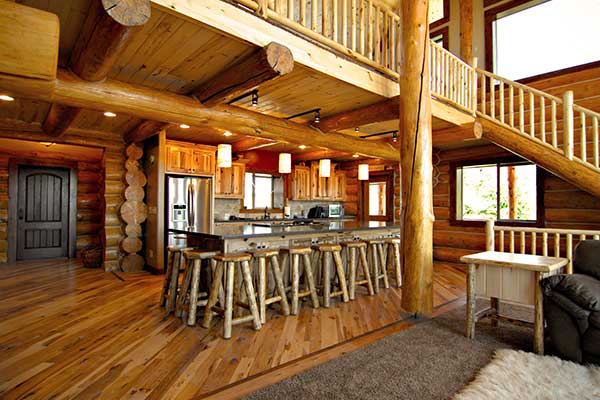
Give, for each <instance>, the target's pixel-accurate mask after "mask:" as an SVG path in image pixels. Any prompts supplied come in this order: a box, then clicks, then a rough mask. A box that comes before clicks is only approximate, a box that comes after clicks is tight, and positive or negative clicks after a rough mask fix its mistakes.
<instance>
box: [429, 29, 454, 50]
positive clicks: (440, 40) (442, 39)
mask: <svg viewBox="0 0 600 400" xmlns="http://www.w3.org/2000/svg"><path fill="white" fill-rule="evenodd" d="M448 32H449V30H448V27H447V26H445V27H443V28H440V29H436V30H435V31H432V32H430V33H429V37H430V38H431V40H433V41H434V42H435V43H436V44H439V45H440V46H442V47H443V48H444V49H446V50H448V46H449V41H448V39H449V34H448Z"/></svg>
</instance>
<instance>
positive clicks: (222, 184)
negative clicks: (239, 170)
mask: <svg viewBox="0 0 600 400" xmlns="http://www.w3.org/2000/svg"><path fill="white" fill-rule="evenodd" d="M215 186H216V188H215V195H218V196H220V197H227V196H229V195H230V194H231V187H232V184H231V168H218V169H217V179H216V185H215Z"/></svg>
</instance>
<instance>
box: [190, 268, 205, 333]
mask: <svg viewBox="0 0 600 400" xmlns="http://www.w3.org/2000/svg"><path fill="white" fill-rule="evenodd" d="M190 267H191V268H192V287H191V288H190V308H189V310H188V325H189V326H194V325H196V312H197V311H198V292H199V289H200V269H201V267H202V261H201V260H194V261H193V262H192V265H191V266H189V267H188V268H190Z"/></svg>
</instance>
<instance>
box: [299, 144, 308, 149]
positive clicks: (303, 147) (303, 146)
mask: <svg viewBox="0 0 600 400" xmlns="http://www.w3.org/2000/svg"><path fill="white" fill-rule="evenodd" d="M298 147H299V148H300V149H301V150H304V149H305V148H306V145H304V144H301V145H300V146H298Z"/></svg>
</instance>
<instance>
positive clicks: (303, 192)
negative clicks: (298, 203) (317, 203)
mask: <svg viewBox="0 0 600 400" xmlns="http://www.w3.org/2000/svg"><path fill="white" fill-rule="evenodd" d="M310 191H311V189H310V167H307V166H304V165H298V166H296V167H294V171H293V173H292V183H291V191H290V193H291V199H292V200H310V199H311V196H310V195H311V193H310Z"/></svg>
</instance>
